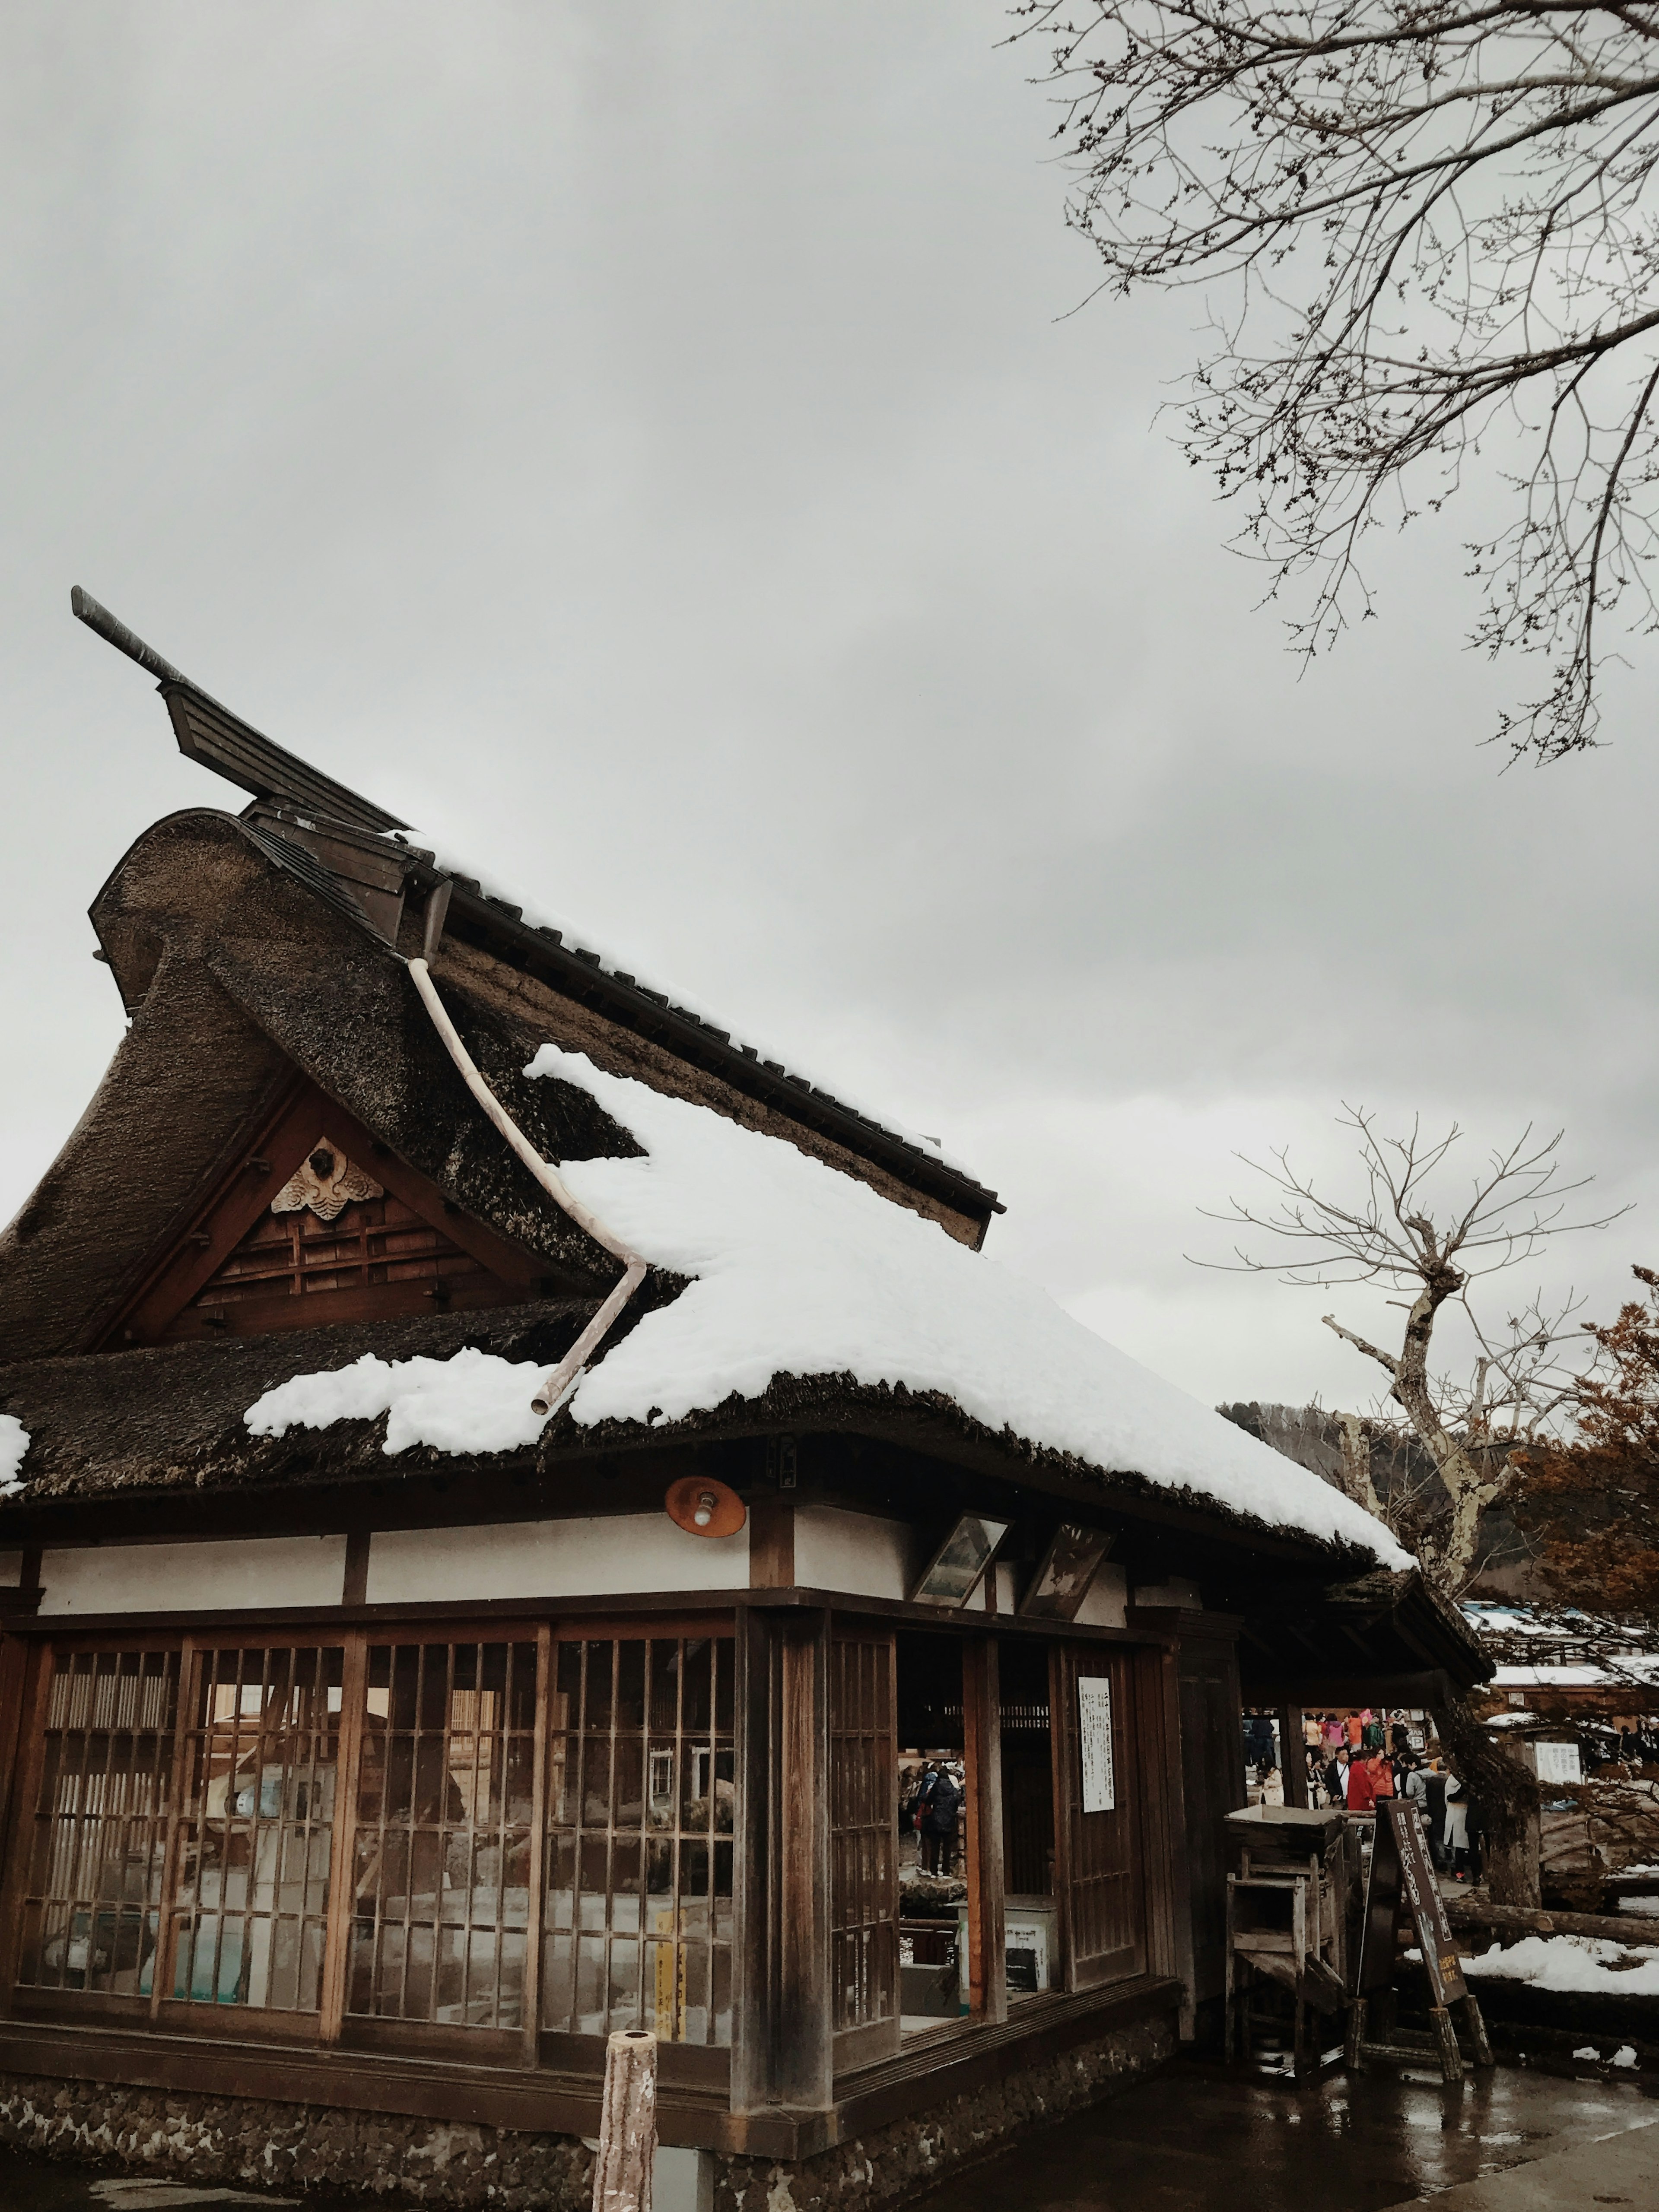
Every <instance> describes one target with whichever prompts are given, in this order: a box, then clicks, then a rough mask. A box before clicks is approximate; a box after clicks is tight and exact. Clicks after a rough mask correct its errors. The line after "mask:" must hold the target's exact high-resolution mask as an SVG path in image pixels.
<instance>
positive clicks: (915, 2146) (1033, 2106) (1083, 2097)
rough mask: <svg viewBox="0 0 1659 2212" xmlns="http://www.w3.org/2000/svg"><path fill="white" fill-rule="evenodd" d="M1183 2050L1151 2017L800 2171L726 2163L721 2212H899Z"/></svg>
mask: <svg viewBox="0 0 1659 2212" xmlns="http://www.w3.org/2000/svg"><path fill="white" fill-rule="evenodd" d="M1175 2052H1176V2027H1175V2022H1174V2021H1173V2020H1172V2019H1170V2020H1149V2021H1139V2023H1137V2025H1136V2026H1134V2027H1121V2028H1115V2029H1114V2030H1113V2031H1112V2033H1110V2034H1109V2035H1104V2036H1102V2037H1101V2038H1100V2039H1099V2040H1098V2041H1097V2042H1094V2043H1084V2044H1079V2045H1078V2046H1077V2047H1076V2049H1075V2050H1072V2051H1065V2052H1062V2054H1061V2055H1060V2057H1058V2058H1046V2059H1043V2060H1042V2061H1041V2062H1040V2063H1037V2064H1036V2065H1035V2066H1025V2067H1021V2068H1019V2069H1017V2070H1016V2071H1014V2072H1012V2073H1010V2074H1008V2075H1006V2076H1005V2077H1004V2078H1003V2079H1002V2080H1000V2081H995V2082H993V2083H991V2084H989V2085H988V2086H987V2087H984V2088H982V2089H976V2090H975V2092H974V2093H973V2094H972V2095H971V2096H966V2097H953V2098H951V2100H949V2101H948V2102H947V2103H945V2104H940V2105H933V2106H929V2107H928V2108H927V2110H925V2111H923V2112H919V2113H917V2114H916V2116H915V2118H913V2119H905V2120H896V2121H894V2122H892V2123H891V2124H890V2125H889V2126H887V2127H884V2128H881V2129H878V2130H876V2132H875V2133H873V2134H872V2135H868V2136H862V2137H860V2138H858V2139H856V2140H854V2141H853V2142H844V2143H840V2144H838V2145H837V2146H836V2148H835V2149H834V2150H830V2151H825V2152H823V2154H821V2155H820V2156H818V2157H817V2158H811V2159H805V2160H802V2162H801V2163H800V2164H799V2165H798V2166H789V2165H781V2164H778V2163H775V2162H774V2161H772V2160H768V2159H758V2158H731V2159H727V2158H723V2159H720V2160H719V2161H718V2163H717V2166H716V2169H715V2179H714V2212H890V2208H892V2207H893V2206H896V2205H899V2204H902V2203H904V2202H905V2201H906V2199H907V2198H908V2197H917V2196H920V2195H921V2192H922V2191H923V2190H926V2189H931V2188H933V2186H934V2185H935V2184H936V2183H938V2182H940V2181H944V2180H946V2179H948V2178H949V2177H950V2175H951V2173H952V2172H956V2171H957V2169H958V2168H960V2167H962V2166H969V2165H972V2164H974V2163H975V2162H976V2161H977V2160H980V2159H982V2158H987V2157H989V2156H990V2155H991V2154H992V2153H993V2152H994V2151H999V2150H1001V2149H1003V2148H1005V2147H1006V2145H1007V2144H1008V2143H1010V2142H1012V2141H1013V2140H1014V2138H1015V2137H1016V2136H1021V2135H1024V2134H1025V2133H1027V2132H1028V2131H1029V2130H1030V2129H1032V2128H1036V2127H1042V2126H1043V2125H1044V2124H1046V2123H1048V2122H1049V2121H1051V2120H1058V2119H1063V2118H1065V2116H1066V2113H1067V2112H1078V2111H1080V2110H1081V2109H1082V2107H1083V2106H1085V2105H1094V2104H1098V2103H1099V2102H1100V2100H1101V2099H1102V2098H1103V2097H1109V2096H1110V2095H1111V2094H1112V2093H1113V2091H1114V2090H1116V2089H1126V2088H1127V2087H1128V2086H1129V2084H1130V2083H1131V2082H1132V2081H1139V2080H1141V2079H1142V2078H1143V2077H1144V2076H1145V2075H1148V2074H1152V2073H1156V2072H1157V2070H1158V2068H1159V2067H1160V2066H1162V2065H1163V2064H1164V2063H1165V2062H1166V2061H1167V2060H1169V2059H1170V2058H1172V2057H1174V2056H1175Z"/></svg>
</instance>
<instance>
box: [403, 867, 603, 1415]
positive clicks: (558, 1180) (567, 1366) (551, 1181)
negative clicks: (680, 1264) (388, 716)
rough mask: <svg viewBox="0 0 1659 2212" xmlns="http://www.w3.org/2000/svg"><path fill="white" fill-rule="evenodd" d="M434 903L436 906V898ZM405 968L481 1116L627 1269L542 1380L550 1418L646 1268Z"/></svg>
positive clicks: (421, 963)
mask: <svg viewBox="0 0 1659 2212" xmlns="http://www.w3.org/2000/svg"><path fill="white" fill-rule="evenodd" d="M441 888H442V889H444V890H447V889H448V886H447V884H446V885H443V886H442V887H441ZM435 903H436V895H435ZM448 903H449V902H448V900H447V899H445V900H444V902H443V907H447V905H448ZM443 907H439V908H438V910H437V912H436V914H435V915H434V914H431V913H428V921H427V946H426V950H427V952H428V953H430V952H431V951H432V950H433V948H434V940H435V938H436V936H437V933H438V931H439V930H441V928H442V927H443ZM408 967H409V972H410V975H412V976H413V977H414V979H415V988H416V990H417V991H418V992H419V993H420V994H421V1001H422V1005H423V1006H425V1008H426V1010H427V1012H428V1014H430V1015H431V1017H432V1026H433V1028H434V1029H435V1030H437V1032H438V1035H439V1036H441V1038H442V1039H443V1041H444V1046H445V1048H446V1050H447V1052H448V1054H449V1056H450V1058H451V1059H452V1060H453V1061H454V1063H455V1065H456V1066H457V1067H458V1068H459V1070H460V1073H461V1079H462V1080H463V1082H464V1083H465V1085H466V1087H467V1089H468V1090H469V1091H471V1093H472V1096H473V1097H475V1098H476V1099H477V1102H478V1103H479V1105H480V1106H482V1107H483V1109H484V1112H485V1113H486V1114H488V1115H489V1118H490V1120H491V1121H493V1122H494V1123H495V1127H497V1128H498V1129H499V1130H500V1131H501V1134H502V1136H504V1137H505V1138H506V1139H507V1143H508V1144H509V1145H511V1146H512V1147H513V1151H514V1152H516V1153H517V1154H518V1156H519V1158H520V1159H521V1160H522V1161H523V1162H524V1164H525V1165H526V1167H527V1168H528V1169H529V1170H530V1172H531V1174H532V1175H533V1176H535V1178H536V1180H537V1182H538V1183H540V1185H541V1187H542V1188H543V1189H544V1191H545V1192H546V1193H547V1194H548V1196H549V1197H550V1199H552V1200H553V1201H554V1203H555V1205H556V1206H562V1207H563V1209H564V1211H565V1212H567V1213H568V1215H569V1216H570V1218H571V1219H572V1220H573V1221H574V1223H575V1225H576V1226H577V1227H578V1228H579V1229H584V1230H586V1232H587V1234H588V1235H589V1236H590V1237H592V1239H593V1241H594V1243H596V1244H603V1245H604V1247H605V1250H606V1251H607V1252H611V1253H614V1254H615V1255H616V1256H617V1259H619V1260H620V1261H622V1262H623V1266H624V1267H625V1268H626V1269H627V1273H625V1274H624V1275H623V1279H622V1280H621V1282H619V1283H618V1284H617V1286H616V1288H615V1290H613V1291H611V1295H610V1297H608V1298H607V1299H606V1300H605V1304H603V1305H602V1306H601V1307H600V1308H599V1311H598V1313H596V1314H595V1315H594V1316H593V1318H592V1321H591V1322H588V1324H587V1327H586V1328H585V1329H584V1330H583V1331H582V1333H581V1334H580V1336H579V1337H578V1338H577V1339H576V1341H575V1342H574V1344H573V1345H572V1346H571V1347H570V1349H569V1351H568V1352H566V1354H565V1355H564V1358H562V1360H561V1361H560V1362H559V1364H558V1365H557V1366H556V1368H555V1369H554V1370H553V1371H552V1373H551V1374H550V1375H549V1376H545V1377H544V1380H543V1382H542V1384H541V1387H540V1388H539V1389H538V1391H537V1393H536V1395H535V1396H534V1397H533V1398H532V1400H531V1401H530V1408H531V1411H532V1413H552V1412H553V1411H554V1409H555V1408H556V1407H557V1405H558V1404H559V1401H560V1400H561V1399H562V1397H563V1396H564V1394H565V1392H566V1391H567V1390H568V1389H569V1388H570V1385H571V1384H572V1383H574V1381H575V1379H576V1377H577V1376H578V1375H580V1372H581V1370H582V1369H583V1368H584V1367H585V1366H586V1364H587V1362H588V1360H589V1359H590V1358H592V1354H593V1352H594V1350H595V1349H596V1347H597V1346H599V1342H600V1340H601V1339H602V1338H603V1337H604V1336H605V1333H606V1331H607V1330H608V1329H609V1328H610V1327H611V1323H612V1322H614V1321H615V1320H616V1318H617V1315H618V1314H619V1313H620V1312H621V1311H622V1310H623V1307H624V1306H625V1305H626V1304H628V1301H629V1298H631V1297H633V1295H634V1293H635V1291H636V1290H638V1288H639V1286H640V1285H641V1283H642V1282H643V1281H644V1280H645V1277H646V1262H645V1261H643V1260H641V1257H640V1255H639V1254H638V1253H637V1252H635V1251H634V1250H633V1249H631V1248H630V1247H629V1245H627V1244H625V1243H623V1240H622V1238H621V1237H618V1236H617V1235H615V1234H614V1232H613V1231H611V1230H609V1229H607V1228H606V1227H605V1224H604V1222H603V1221H601V1220H600V1219H599V1215H598V1214H597V1213H594V1212H591V1211H590V1210H589V1208H588V1207H586V1206H584V1205H583V1204H582V1202H581V1200H580V1199H579V1198H578V1197H577V1196H576V1194H575V1193H574V1191H573V1190H572V1189H571V1188H570V1186H569V1185H568V1183H567V1182H565V1180H564V1177H563V1176H562V1175H561V1174H560V1173H559V1171H558V1170H557V1169H556V1167H552V1166H550V1165H549V1164H548V1162H547V1161H545V1160H544V1158H542V1156H541V1154H540V1153H539V1152H538V1151H537V1150H536V1147H535V1146H534V1145H532V1143H531V1141H530V1139H529V1138H528V1137H526V1134H525V1133H524V1131H523V1130H522V1129H521V1128H520V1127H519V1125H518V1123H517V1122H516V1121H514V1120H513V1116H512V1115H510V1114H509V1113H508V1112H507V1109H506V1107H505V1106H503V1105H502V1103H501V1100H500V1099H499V1098H498V1097H496V1096H495V1092H494V1091H492V1090H491V1089H490V1087H489V1085H488V1084H487V1083H486V1082H485V1081H484V1079H483V1076H482V1075H481V1074H480V1073H479V1072H478V1068H477V1063H476V1062H475V1061H474V1060H473V1058H472V1055H471V1053H470V1052H469V1051H468V1050H467V1048H466V1047H465V1045H464V1044H463V1043H462V1042H461V1040H460V1036H459V1032H458V1031H457V1030H456V1027H455V1024H454V1023H453V1022H452V1021H451V1020H450V1018H449V1016H448V1014H447V1012H446V1011H445V1008H444V1002H443V1000H441V998H440V997H439V996H438V987H437V985H436V984H435V982H434V981H433V980H432V971H431V969H429V968H428V965H427V963H426V959H425V957H422V956H418V955H417V956H416V958H415V959H413V960H411V961H410V962H409V963H408Z"/></svg>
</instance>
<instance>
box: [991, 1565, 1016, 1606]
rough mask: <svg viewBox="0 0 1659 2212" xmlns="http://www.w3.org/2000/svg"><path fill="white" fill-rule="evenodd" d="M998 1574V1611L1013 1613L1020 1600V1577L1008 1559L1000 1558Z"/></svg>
mask: <svg viewBox="0 0 1659 2212" xmlns="http://www.w3.org/2000/svg"><path fill="white" fill-rule="evenodd" d="M996 1576H997V1611H998V1612H999V1613H1012V1611H1013V1609H1014V1607H1015V1606H1016V1605H1017V1604H1018V1602H1019V1577H1018V1575H1017V1574H1016V1572H1015V1571H1014V1568H1013V1566H1012V1564H1011V1563H1010V1562H1009V1561H1007V1560H1006V1559H999V1560H998V1562H997V1569H996Z"/></svg>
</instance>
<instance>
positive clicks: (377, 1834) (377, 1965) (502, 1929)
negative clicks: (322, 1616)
mask: <svg viewBox="0 0 1659 2212" xmlns="http://www.w3.org/2000/svg"><path fill="white" fill-rule="evenodd" d="M365 1701H366V1710H365V1711H364V1715H363V1739H362V1753H361V1766H360V1769H359V1780H358V1786H357V1808H356V1809H357V1821H356V1852H355V1885H356V1886H355V1899H356V1903H355V1917H354V1920H353V1925H352V1936H351V1959H350V1970H349V1984H348V1990H349V1994H348V1996H347V2004H346V2008H347V2010H348V2012H349V2013H354V2014H359V2015H378V2016H380V2018H383V2019H392V2020H403V2021H430V2022H436V2023H440V2024H444V2025H447V2026H450V2027H494V2028H506V2027H520V2025H521V2024H522V2021H523V2009H524V1989H525V1955H526V1936H527V1930H528V1928H529V1913H530V1858H531V1837H532V1810H533V1788H534V1776H535V1764H536V1757H535V1753H536V1646H535V1645H534V1644H532V1643H527V1642H526V1643H522V1644H508V1643H499V1644H437V1643H433V1644H370V1646H369V1648H368V1674H367V1687H366V1691H365Z"/></svg>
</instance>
